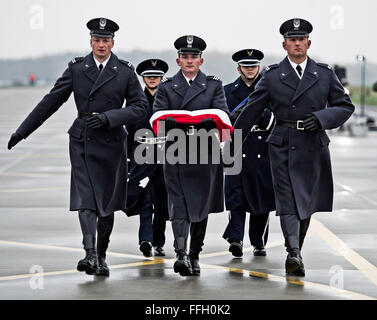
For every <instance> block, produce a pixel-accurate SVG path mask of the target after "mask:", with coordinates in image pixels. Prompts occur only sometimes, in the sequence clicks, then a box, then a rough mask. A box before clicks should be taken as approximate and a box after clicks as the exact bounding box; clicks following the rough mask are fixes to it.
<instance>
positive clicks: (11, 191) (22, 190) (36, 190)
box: [0, 187, 69, 193]
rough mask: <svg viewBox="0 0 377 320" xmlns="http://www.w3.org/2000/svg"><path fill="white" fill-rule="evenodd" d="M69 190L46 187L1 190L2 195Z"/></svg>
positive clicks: (66, 188)
mask: <svg viewBox="0 0 377 320" xmlns="http://www.w3.org/2000/svg"><path fill="white" fill-rule="evenodd" d="M68 189H69V187H44V188H24V189H8V188H0V193H18V192H39V191H51V190H68Z"/></svg>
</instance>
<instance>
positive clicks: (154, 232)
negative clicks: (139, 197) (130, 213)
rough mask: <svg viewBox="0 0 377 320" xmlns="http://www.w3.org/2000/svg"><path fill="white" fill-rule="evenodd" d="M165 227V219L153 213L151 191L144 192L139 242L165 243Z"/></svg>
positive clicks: (160, 244) (155, 244)
mask: <svg viewBox="0 0 377 320" xmlns="http://www.w3.org/2000/svg"><path fill="white" fill-rule="evenodd" d="M152 216H153V222H152ZM165 228H166V221H165V220H163V219H158V218H157V217H156V215H153V205H152V197H151V193H150V192H148V191H147V192H145V195H144V199H143V205H142V208H141V213H140V226H139V244H140V243H141V242H142V241H149V242H151V243H152V245H153V246H154V247H155V246H157V247H163V246H164V244H165Z"/></svg>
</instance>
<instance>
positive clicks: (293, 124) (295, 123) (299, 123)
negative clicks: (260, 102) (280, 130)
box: [276, 119, 305, 130]
mask: <svg viewBox="0 0 377 320" xmlns="http://www.w3.org/2000/svg"><path fill="white" fill-rule="evenodd" d="M276 125H277V126H281V127H288V128H293V129H296V130H305V128H304V121H303V120H281V119H276Z"/></svg>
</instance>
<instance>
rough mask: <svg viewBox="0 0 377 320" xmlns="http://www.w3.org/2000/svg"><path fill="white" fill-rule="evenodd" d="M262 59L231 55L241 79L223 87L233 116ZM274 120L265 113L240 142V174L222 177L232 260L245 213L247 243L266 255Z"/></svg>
mask: <svg viewBox="0 0 377 320" xmlns="http://www.w3.org/2000/svg"><path fill="white" fill-rule="evenodd" d="M263 57H264V55H263V52H261V51H259V50H256V49H244V50H240V51H237V52H236V53H234V54H233V56H232V59H233V61H235V62H236V63H237V65H238V66H237V71H238V73H239V74H240V77H239V78H238V79H237V80H236V81H234V82H233V83H230V84H228V85H226V86H224V91H225V96H226V101H227V105H228V107H229V111H230V112H232V113H233V114H236V113H238V109H241V108H242V106H245V104H246V101H247V98H248V96H249V95H250V93H252V92H253V91H254V89H255V85H256V84H257V83H258V81H259V80H260V78H261V75H260V62H261V60H262V59H263ZM245 99H246V100H245ZM238 114H239V113H238ZM273 120H274V117H273V114H272V113H271V111H270V110H269V109H266V110H265V112H264V113H263V116H262V118H261V120H260V121H259V122H258V125H257V126H254V127H253V129H252V130H251V132H249V134H248V136H247V137H246V139H245V141H244V142H243V145H242V171H241V173H240V174H238V175H227V176H225V205H226V209H227V210H230V215H229V223H228V226H227V227H226V230H225V232H224V235H223V238H224V239H226V240H227V241H228V242H229V243H230V246H229V251H230V252H232V254H233V256H235V257H241V256H242V255H243V252H242V246H243V237H244V229H245V219H246V212H249V213H250V217H249V218H250V220H249V239H250V243H251V245H252V246H254V256H265V255H266V250H265V245H266V243H267V239H268V224H269V212H270V211H274V210H275V198H274V190H273V186H272V178H271V168H270V158H269V155H268V148H267V144H266V138H267V136H268V134H269V133H270V131H271V128H272V123H273Z"/></svg>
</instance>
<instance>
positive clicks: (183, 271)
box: [174, 253, 192, 277]
mask: <svg viewBox="0 0 377 320" xmlns="http://www.w3.org/2000/svg"><path fill="white" fill-rule="evenodd" d="M174 272H175V273H179V274H180V275H181V276H183V277H184V276H191V275H192V268H191V263H190V260H189V259H188V258H187V255H186V253H179V254H178V255H177V261H175V262H174Z"/></svg>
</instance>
